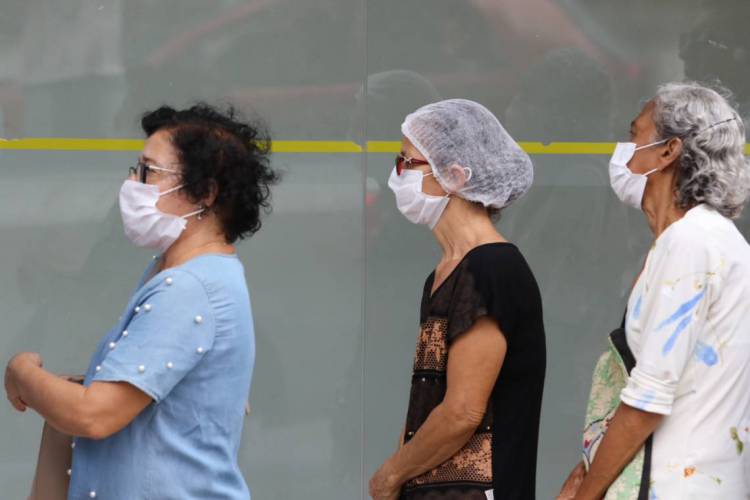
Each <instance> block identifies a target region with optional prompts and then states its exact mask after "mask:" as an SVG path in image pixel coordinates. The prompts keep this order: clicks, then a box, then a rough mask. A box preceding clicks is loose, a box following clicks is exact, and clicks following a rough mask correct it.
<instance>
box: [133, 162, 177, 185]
mask: <svg viewBox="0 0 750 500" xmlns="http://www.w3.org/2000/svg"><path fill="white" fill-rule="evenodd" d="M152 170H153V171H157V172H169V173H172V174H179V173H180V172H179V170H173V169H171V168H164V167H158V166H156V165H148V164H146V163H143V162H138V163H136V165H135V166H134V167H128V174H129V175H130V176H134V177H135V178H136V179H138V181H139V182H141V183H143V184H145V183H146V180H147V179H148V173H149V172H151V171H152Z"/></svg>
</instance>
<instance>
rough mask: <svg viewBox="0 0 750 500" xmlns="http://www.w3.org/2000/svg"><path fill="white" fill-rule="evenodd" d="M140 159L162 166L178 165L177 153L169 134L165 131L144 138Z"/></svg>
mask: <svg viewBox="0 0 750 500" xmlns="http://www.w3.org/2000/svg"><path fill="white" fill-rule="evenodd" d="M141 158H142V159H144V160H150V161H153V162H155V163H158V164H163V165H175V164H176V163H178V158H177V151H175V148H174V145H173V144H172V141H171V136H170V135H169V133H168V132H167V131H165V130H159V131H157V132H155V133H153V134H151V135H150V136H149V137H148V138H146V141H145V143H144V145H143V152H142V153H141Z"/></svg>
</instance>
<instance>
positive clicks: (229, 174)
mask: <svg viewBox="0 0 750 500" xmlns="http://www.w3.org/2000/svg"><path fill="white" fill-rule="evenodd" d="M142 127H143V130H144V132H145V133H146V136H147V139H146V142H145V146H144V148H143V153H142V154H141V156H140V158H139V160H138V163H137V165H136V166H134V167H131V169H130V177H129V178H128V179H127V180H126V181H125V182H124V184H123V185H122V188H121V191H120V210H121V212H122V218H123V223H124V228H125V233H126V235H127V236H128V238H129V239H130V240H131V241H132V242H133V244H135V245H137V246H140V247H147V248H153V249H155V250H157V251H159V252H160V255H159V256H157V257H156V258H155V259H154V261H153V263H151V265H149V266H148V269H147V270H146V272H145V274H144V276H143V278H142V280H141V282H140V284H139V286H138V287H137V289H136V291H135V293H134V294H133V295H132V297H131V299H130V301H129V302H128V304H127V306H126V308H125V311H124V312H123V315H122V318H121V319H120V320H119V322H118V323H117V325H116V326H115V327H114V328H113V329H112V330H111V331H110V332H109V333H107V334H106V335H105V336H104V338H102V339H101V341H100V342H99V345H98V347H97V348H96V350H95V351H94V354H93V356H92V358H91V363H90V366H89V368H88V370H87V372H86V376H85V379H84V381H83V385H79V384H76V383H72V382H70V381H68V380H65V379H62V378H60V377H58V376H55V375H53V374H52V373H50V372H48V371H46V370H44V369H43V368H42V360H41V358H40V356H39V355H38V354H36V353H21V354H18V355H16V356H15V357H14V358H13V359H12V360H11V361H10V363H9V364H8V367H7V369H6V375H5V388H6V391H7V395H8V399H9V400H10V401H11V403H12V404H13V406H14V407H15V408H16V409H17V410H19V411H24V410H26V408H32V409H33V410H36V411H37V412H38V413H39V414H40V415H41V416H42V417H43V418H44V419H45V420H46V421H47V423H48V424H49V425H50V426H52V427H53V428H55V429H57V430H58V431H60V432H63V433H65V434H70V435H72V436H73V439H72V444H71V446H72V448H73V457H72V467H71V469H69V470H68V475H70V476H71V478H70V487H69V492H68V498H69V499H83V498H133V499H135V498H159V499H167V498H174V499H190V498H196V499H197V498H217V499H218V498H222V499H247V498H249V496H250V494H249V491H248V488H247V485H246V484H245V481H244V479H243V477H242V474H241V472H240V470H239V467H238V465H237V452H238V449H239V445H240V435H241V431H242V424H243V415H244V408H245V401H246V400H247V394H248V391H249V388H250V379H251V373H252V369H253V363H254V352H255V345H254V334H253V322H252V313H251V308H250V300H249V296H248V291H247V286H246V283H245V276H244V271H243V268H242V264H241V263H240V261H239V259H238V258H237V255H236V252H235V248H234V243H235V242H236V241H237V240H240V239H243V238H245V237H247V236H250V235H252V234H254V233H255V232H257V231H258V230H259V229H260V226H261V221H260V215H261V212H262V211H264V210H267V209H269V208H270V205H269V197H270V191H269V188H270V186H271V185H272V184H274V183H275V182H277V181H278V176H277V174H276V173H275V172H274V171H273V170H272V169H271V168H270V165H269V151H270V149H269V145H270V141H269V139H268V138H267V137H266V136H265V135H264V134H263V133H262V132H261V131H260V129H259V127H258V126H256V125H252V124H248V123H245V122H243V121H241V120H240V119H239V118H238V117H237V116H236V114H235V112H234V111H233V110H232V109H229V110H227V111H222V110H219V109H216V108H213V107H210V106H208V105H205V104H199V105H196V106H193V107H191V108H189V109H185V110H175V109H173V108H170V107H166V106H164V107H161V108H159V109H157V110H155V111H152V112H149V113H146V114H145V115H144V117H143V119H142Z"/></svg>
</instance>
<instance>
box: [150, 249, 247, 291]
mask: <svg viewBox="0 0 750 500" xmlns="http://www.w3.org/2000/svg"><path fill="white" fill-rule="evenodd" d="M148 285H149V286H148V287H147V288H148V289H149V290H148V292H151V293H153V292H156V291H160V292H164V293H168V294H169V295H170V296H172V297H173V298H175V297H177V298H184V299H186V300H187V299H193V300H198V299H201V298H207V299H209V300H210V298H211V296H212V295H213V294H215V293H217V292H219V291H221V290H226V289H228V288H232V287H235V286H240V285H241V286H242V287H245V276H244V270H243V269H242V264H241V263H240V262H239V259H237V258H236V257H234V256H230V255H203V256H199V257H195V258H193V259H191V260H189V261H188V262H185V263H184V264H182V265H179V266H176V267H173V268H169V269H165V270H164V271H161V272H160V273H158V274H157V275H156V276H154V277H153V278H152V279H151V281H150V283H149V284H148Z"/></svg>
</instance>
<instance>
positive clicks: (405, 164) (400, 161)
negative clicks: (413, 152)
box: [396, 154, 430, 175]
mask: <svg viewBox="0 0 750 500" xmlns="http://www.w3.org/2000/svg"><path fill="white" fill-rule="evenodd" d="M429 164H430V162H428V161H425V160H420V159H417V158H407V157H406V156H404V155H402V154H400V155H397V156H396V175H401V172H403V171H404V169H405V168H412V167H416V166H418V165H429Z"/></svg>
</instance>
